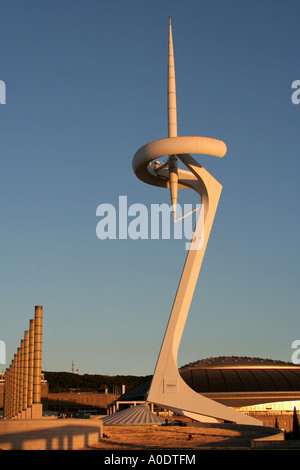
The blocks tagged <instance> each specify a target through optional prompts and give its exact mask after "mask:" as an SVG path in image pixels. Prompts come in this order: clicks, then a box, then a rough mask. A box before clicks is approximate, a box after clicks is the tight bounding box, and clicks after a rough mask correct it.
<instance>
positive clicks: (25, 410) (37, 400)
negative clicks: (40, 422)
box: [4, 305, 43, 419]
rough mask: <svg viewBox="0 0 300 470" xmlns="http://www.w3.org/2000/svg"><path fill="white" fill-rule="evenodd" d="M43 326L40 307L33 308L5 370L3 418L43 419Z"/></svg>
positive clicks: (41, 308)
mask: <svg viewBox="0 0 300 470" xmlns="http://www.w3.org/2000/svg"><path fill="white" fill-rule="evenodd" d="M42 325H43V307H42V306H41V305H37V306H36V307H35V316H34V318H33V319H31V320H30V322H29V329H28V330H26V331H25V333H24V337H23V338H22V339H21V342H20V346H19V347H18V348H17V351H16V353H15V354H14V357H13V359H12V361H11V364H10V366H9V367H8V368H7V369H6V372H5V379H4V418H5V419H37V418H41V417H42V403H41V373H42Z"/></svg>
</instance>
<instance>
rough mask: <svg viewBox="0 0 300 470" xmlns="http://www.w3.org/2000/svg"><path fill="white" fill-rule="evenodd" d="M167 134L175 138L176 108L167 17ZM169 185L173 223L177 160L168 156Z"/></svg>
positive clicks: (170, 34)
mask: <svg viewBox="0 0 300 470" xmlns="http://www.w3.org/2000/svg"><path fill="white" fill-rule="evenodd" d="M168 132H169V137H177V106H176V83H175V65H174V50H173V37H172V24H171V17H170V16H169V60H168ZM168 164H169V185H170V193H171V204H172V210H173V218H174V221H175V219H176V205H177V191H178V159H177V156H176V155H170V156H169V161H168Z"/></svg>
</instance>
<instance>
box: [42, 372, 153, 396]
mask: <svg viewBox="0 0 300 470" xmlns="http://www.w3.org/2000/svg"><path fill="white" fill-rule="evenodd" d="M43 374H44V377H45V379H46V380H47V382H48V386H49V392H50V393H59V392H60V393H62V392H69V391H70V390H76V391H80V392H94V393H103V392H104V391H105V389H108V392H109V393H113V392H114V391H115V390H116V389H117V388H118V387H119V388H121V386H122V385H125V387H126V390H129V389H130V388H132V387H135V386H136V385H138V384H140V383H142V382H145V381H146V380H150V379H151V376H150V375H149V376H144V377H142V376H141V377H139V376H134V375H115V376H109V375H97V374H96V375H89V374H84V375H79V374H74V373H72V372H43Z"/></svg>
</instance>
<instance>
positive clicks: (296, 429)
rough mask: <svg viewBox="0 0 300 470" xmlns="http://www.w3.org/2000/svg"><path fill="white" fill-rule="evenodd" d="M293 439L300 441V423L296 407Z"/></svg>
mask: <svg viewBox="0 0 300 470" xmlns="http://www.w3.org/2000/svg"><path fill="white" fill-rule="evenodd" d="M293 439H300V430H299V421H298V415H297V410H296V407H295V406H294V415H293Z"/></svg>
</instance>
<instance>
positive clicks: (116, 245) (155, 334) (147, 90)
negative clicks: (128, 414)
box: [0, 0, 300, 375]
mask: <svg viewBox="0 0 300 470" xmlns="http://www.w3.org/2000/svg"><path fill="white" fill-rule="evenodd" d="M0 7H1V29H0V44H1V46H0V54H1V62H0V80H3V81H4V82H5V84H6V104H5V105H0V123H1V159H0V162H1V171H0V191H1V198H0V204H1V248H0V249H1V256H0V259H1V270H0V276H1V277H0V286H1V302H0V309H1V329H0V339H1V340H2V341H4V342H5V344H6V353H7V354H6V355H7V363H8V365H9V362H10V360H11V359H12V357H13V354H14V353H15V352H16V349H17V347H18V346H19V343H20V340H21V338H22V337H23V335H24V331H25V330H26V329H27V328H28V327H29V320H30V318H33V316H34V306H35V305H43V307H44V322H43V364H42V367H43V369H44V370H48V371H51V370H57V371H60V370H67V371H70V370H71V365H72V361H74V364H75V368H78V369H79V372H80V373H99V374H109V375H113V374H120V375H122V374H135V375H146V374H152V373H153V370H154V367H155V364H156V360H157V356H158V353H159V349H160V345H161V342H162V338H163V334H164V331H165V328H166V324H167V321H168V318H169V314H170V310H171V307H172V303H173V299H174V296H175V293H176V289H177V285H178V282H179V278H180V273H181V270H182V268H183V264H184V259H185V256H186V251H185V248H184V241H183V240H171V241H170V240H169V241H168V240H136V241H133V240H105V241H103V240H102V241H101V240H99V239H98V238H97V236H96V225H97V222H98V218H97V217H96V209H97V207H98V205H99V204H102V203H111V204H114V205H116V206H117V205H118V198H119V196H120V195H126V196H127V198H128V204H133V203H142V204H145V205H146V206H147V207H150V204H151V203H162V202H167V203H169V192H168V191H167V190H163V189H158V188H155V187H152V186H148V185H145V184H143V183H142V182H141V181H139V180H138V179H137V178H136V177H135V175H134V173H133V171H132V167H131V162H132V157H133V155H134V153H135V152H136V150H137V149H138V148H139V147H141V146H142V145H144V144H145V143H147V142H150V141H153V140H156V139H160V138H164V137H167V132H168V130H167V54H168V16H172V27H173V40H174V52H175V70H176V87H177V106H178V134H179V135H203V136H208V137H215V138H219V139H221V140H224V141H225V142H226V145H227V148H228V151H227V154H226V156H225V157H224V158H223V159H218V158H215V157H201V156H198V157H197V158H198V160H199V161H200V162H201V163H203V165H204V166H205V168H206V169H207V170H208V171H210V172H211V173H212V174H213V175H214V176H215V177H216V178H217V179H218V180H219V181H220V182H221V184H222V185H223V192H222V196H221V200H220V204H219V208H218V212H217V215H216V218H215V223H214V226H213V230H212V234H211V238H210V240H209V244H208V248H207V252H206V255H205V258H204V263H203V266H202V269H201V273H200V276H199V280H198V284H197V288H196V291H195V295H194V298H193V303H192V305H191V309H190V313H189V316H188V320H187V323H186V328H185V330H184V334H183V338H182V342H181V346H180V351H179V359H178V364H179V366H181V365H184V364H186V363H189V362H192V361H196V360H198V359H202V358H206V357H212V356H219V355H237V356H256V357H263V358H272V359H280V360H285V361H290V360H291V355H292V352H293V351H292V349H291V344H292V342H293V341H294V340H296V339H299V337H300V328H299V264H300V263H299V262H300V259H299V258H300V257H299V229H300V225H299V203H300V200H299V191H298V188H299V170H300V164H299V144H300V133H299V125H300V105H298V106H297V105H295V104H293V103H292V101H291V95H292V89H291V84H292V82H293V81H294V80H298V79H300V62H299V57H300V40H299V39H300V33H299V17H300V3H299V1H298V0H296V1H292V0H289V1H285V2H284V1H277V0H263V1H258V0H256V1H254V0H251V1H248V0H243V1H240V0H239V1H238V0H227V1H224V0H210V1H200V0H197V1H196V0H186V1H184V2H183V1H178V0H172V1H169V0H164V1H163V2H162V1H158V0H152V1H141V0H140V1H135V0H127V1H126V2H125V1H119V0H118V1H102V0H98V1H96V0H87V1H83V0H81V1H79V0H72V1H70V0H64V1H63V2H61V1H57V0H52V1H49V0H47V1H45V0H44V1H37V0H28V1H26V2H23V1H16V0H12V1H11V2H4V1H1V2H0ZM194 200H195V199H194V196H193V194H191V192H190V191H188V190H184V191H181V192H180V194H179V202H180V203H181V202H191V201H194ZM1 367H2V368H3V369H5V365H2V366H1V365H0V368H1Z"/></svg>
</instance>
